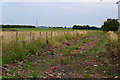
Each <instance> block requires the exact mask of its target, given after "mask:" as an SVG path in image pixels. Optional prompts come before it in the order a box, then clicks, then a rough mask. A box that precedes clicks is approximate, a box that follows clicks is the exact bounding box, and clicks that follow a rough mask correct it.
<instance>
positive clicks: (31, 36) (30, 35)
mask: <svg viewBox="0 0 120 80" xmlns="http://www.w3.org/2000/svg"><path fill="white" fill-rule="evenodd" d="M31 40H32V32H30V41H31Z"/></svg>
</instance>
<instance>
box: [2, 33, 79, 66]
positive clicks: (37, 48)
mask: <svg viewBox="0 0 120 80" xmlns="http://www.w3.org/2000/svg"><path fill="white" fill-rule="evenodd" d="M80 36H81V34H80V35H79V34H78V33H76V34H74V35H72V34H68V33H66V34H65V35H61V36H57V37H54V38H49V39H47V40H45V39H41V38H40V39H38V40H33V41H31V42H24V41H17V42H13V43H10V44H5V43H3V44H2V57H3V59H2V62H3V63H2V64H8V63H13V62H16V61H18V60H22V59H24V58H25V57H26V56H27V55H30V54H31V53H34V52H42V51H43V50H44V48H45V47H46V46H47V47H55V46H57V45H59V44H60V43H61V42H62V41H71V40H75V39H78V38H79V37H80Z"/></svg>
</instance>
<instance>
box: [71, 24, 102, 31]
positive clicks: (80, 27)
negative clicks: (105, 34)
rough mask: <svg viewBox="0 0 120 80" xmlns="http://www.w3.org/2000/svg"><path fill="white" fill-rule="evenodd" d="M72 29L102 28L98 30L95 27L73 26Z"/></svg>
mask: <svg viewBox="0 0 120 80" xmlns="http://www.w3.org/2000/svg"><path fill="white" fill-rule="evenodd" d="M72 29H81V30H99V29H100V28H97V27H95V26H92V27H91V26H89V25H83V26H80V25H73V27H72Z"/></svg>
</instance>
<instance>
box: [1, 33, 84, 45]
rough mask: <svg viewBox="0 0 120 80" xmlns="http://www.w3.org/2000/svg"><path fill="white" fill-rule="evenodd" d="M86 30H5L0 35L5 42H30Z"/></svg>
mask: <svg viewBox="0 0 120 80" xmlns="http://www.w3.org/2000/svg"><path fill="white" fill-rule="evenodd" d="M82 33H84V31H46V32H40V31H3V32H2V35H0V37H1V38H2V42H3V43H10V42H14V41H26V42H30V41H32V40H37V39H39V38H42V39H48V40H49V39H50V38H54V37H56V36H62V35H63V36H64V35H65V34H72V35H74V34H82Z"/></svg>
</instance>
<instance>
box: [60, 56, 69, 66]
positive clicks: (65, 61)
mask: <svg viewBox="0 0 120 80" xmlns="http://www.w3.org/2000/svg"><path fill="white" fill-rule="evenodd" d="M70 60H71V59H70V58H69V57H64V58H62V59H61V60H60V62H61V64H69V63H70Z"/></svg>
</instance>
